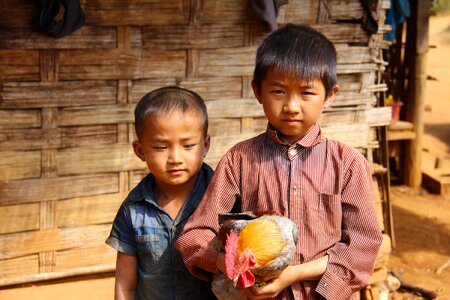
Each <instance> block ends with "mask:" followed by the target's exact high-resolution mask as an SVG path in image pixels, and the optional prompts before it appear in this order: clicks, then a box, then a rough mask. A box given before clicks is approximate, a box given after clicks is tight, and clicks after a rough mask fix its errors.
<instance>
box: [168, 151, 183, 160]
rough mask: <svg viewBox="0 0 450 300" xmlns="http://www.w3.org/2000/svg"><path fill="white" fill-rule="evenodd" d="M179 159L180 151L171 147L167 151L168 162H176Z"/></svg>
mask: <svg viewBox="0 0 450 300" xmlns="http://www.w3.org/2000/svg"><path fill="white" fill-rule="evenodd" d="M180 161H181V153H180V150H179V149H177V148H175V149H171V150H170V152H169V162H172V163H177V162H180Z"/></svg>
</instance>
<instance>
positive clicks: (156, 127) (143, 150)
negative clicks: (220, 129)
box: [106, 87, 214, 300]
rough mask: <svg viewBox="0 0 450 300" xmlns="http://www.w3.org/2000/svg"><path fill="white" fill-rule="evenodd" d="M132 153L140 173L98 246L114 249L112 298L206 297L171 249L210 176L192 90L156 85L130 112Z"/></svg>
mask: <svg viewBox="0 0 450 300" xmlns="http://www.w3.org/2000/svg"><path fill="white" fill-rule="evenodd" d="M135 129H136V135H137V138H138V139H137V140H136V141H134V142H133V149H134V153H135V154H136V156H137V157H138V158H139V159H141V160H142V161H144V162H146V164H147V166H148V169H149V170H150V174H148V175H147V176H146V177H145V178H144V179H143V180H142V181H141V182H140V183H139V184H138V185H137V186H136V187H135V188H134V189H133V190H132V191H131V192H130V193H129V195H128V197H127V198H126V199H125V201H124V202H123V203H122V205H121V207H120V209H119V211H118V213H117V216H116V218H115V220H114V223H113V226H112V230H111V234H110V236H109V237H108V239H107V240H106V243H107V244H108V245H110V246H111V247H113V248H115V249H116V250H117V251H118V252H117V262H116V285H115V299H152V300H154V299H161V300H163V299H164V300H167V299H210V298H211V299H214V297H213V296H212V293H211V291H210V284H209V283H208V282H206V281H202V280H199V279H197V278H195V277H193V276H192V275H191V274H190V273H189V272H188V271H187V269H186V268H185V266H184V264H183V260H182V258H181V255H180V254H179V252H178V251H176V250H175V249H174V247H173V244H174V242H175V241H176V239H177V238H178V236H179V234H180V232H181V230H182V229H183V226H184V224H185V223H186V221H187V220H188V218H189V217H190V216H191V214H192V213H193V212H194V210H195V209H196V207H197V205H198V204H199V202H200V200H201V199H202V197H203V194H204V192H205V190H206V187H207V185H208V183H209V181H210V178H211V175H212V173H213V171H212V169H211V168H210V167H209V166H208V165H206V164H204V163H203V158H204V157H205V155H206V153H207V152H208V150H209V145H210V136H209V135H208V116H207V112H206V106H205V103H204V102H203V100H202V98H201V97H200V96H199V95H197V94H196V93H194V92H192V91H189V90H186V89H182V88H178V87H163V88H160V89H157V90H154V91H152V92H150V93H148V94H147V95H145V96H144V97H143V98H142V99H141V100H140V101H139V103H138V104H137V106H136V109H135Z"/></svg>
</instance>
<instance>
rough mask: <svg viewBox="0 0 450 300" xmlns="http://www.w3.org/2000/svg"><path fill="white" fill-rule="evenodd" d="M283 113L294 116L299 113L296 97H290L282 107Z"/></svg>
mask: <svg viewBox="0 0 450 300" xmlns="http://www.w3.org/2000/svg"><path fill="white" fill-rule="evenodd" d="M283 112H285V113H288V114H296V113H299V112H300V100H299V99H298V97H290V98H289V99H288V100H287V101H286V103H285V104H284V106H283Z"/></svg>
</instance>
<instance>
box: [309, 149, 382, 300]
mask: <svg viewBox="0 0 450 300" xmlns="http://www.w3.org/2000/svg"><path fill="white" fill-rule="evenodd" d="M346 170H347V171H346V172H345V175H344V178H343V181H342V182H343V183H342V190H341V203H342V204H341V205H342V225H341V240H340V241H339V242H337V243H336V244H335V245H334V246H333V247H331V248H330V249H329V250H328V251H327V255H328V265H327V268H326V271H325V273H324V274H323V276H322V278H321V279H320V281H319V283H318V285H317V288H316V292H318V293H319V294H321V295H322V296H323V297H325V298H326V299H348V298H349V297H350V296H351V295H352V294H354V293H355V292H356V291H358V290H360V289H361V288H363V287H364V286H366V285H367V284H368V283H369V281H370V277H371V275H372V272H373V266H374V263H375V259H376V256H377V254H378V250H379V248H380V245H381V242H382V234H381V230H380V227H379V225H378V221H377V216H376V212H375V206H374V194H373V181H372V172H371V169H370V165H369V163H368V162H367V160H366V159H365V157H364V156H362V155H361V154H359V153H356V154H355V155H354V156H353V157H352V159H351V162H350V164H349V166H348V168H346Z"/></svg>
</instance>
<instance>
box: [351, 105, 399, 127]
mask: <svg viewBox="0 0 450 300" xmlns="http://www.w3.org/2000/svg"><path fill="white" fill-rule="evenodd" d="M358 120H360V123H362V122H364V123H366V124H369V126H386V125H389V124H390V123H391V108H390V107H387V106H385V107H372V108H369V109H366V110H363V111H359V112H358Z"/></svg>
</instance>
